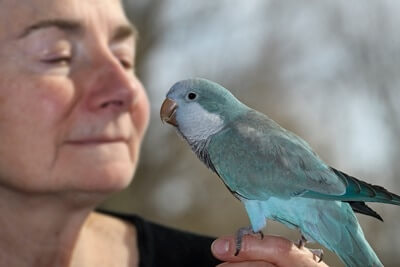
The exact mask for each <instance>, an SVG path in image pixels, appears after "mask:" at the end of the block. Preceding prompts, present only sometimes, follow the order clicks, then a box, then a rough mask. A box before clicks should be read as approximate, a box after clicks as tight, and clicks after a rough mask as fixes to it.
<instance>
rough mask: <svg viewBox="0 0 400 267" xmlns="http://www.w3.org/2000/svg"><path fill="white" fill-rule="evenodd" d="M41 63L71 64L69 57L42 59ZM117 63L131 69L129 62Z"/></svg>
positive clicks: (123, 60)
mask: <svg viewBox="0 0 400 267" xmlns="http://www.w3.org/2000/svg"><path fill="white" fill-rule="evenodd" d="M42 62H43V63H46V64H49V65H61V64H62V65H68V64H70V63H71V57H70V56H62V57H55V58H50V59H42ZM119 62H120V64H121V66H122V67H123V68H124V69H126V70H130V69H132V68H133V64H132V63H131V62H130V61H129V60H125V59H119Z"/></svg>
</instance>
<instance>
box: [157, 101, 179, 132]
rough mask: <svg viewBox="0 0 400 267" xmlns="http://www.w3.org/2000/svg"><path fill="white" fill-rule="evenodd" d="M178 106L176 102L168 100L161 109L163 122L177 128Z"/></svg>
mask: <svg viewBox="0 0 400 267" xmlns="http://www.w3.org/2000/svg"><path fill="white" fill-rule="evenodd" d="M177 107H178V105H177V104H176V102H175V101H173V100H171V99H169V98H166V99H165V100H164V102H163V103H162V105H161V109H160V117H161V120H162V122H166V123H169V124H171V125H173V126H175V127H177V126H178V122H177V121H176V117H175V113H176V108H177Z"/></svg>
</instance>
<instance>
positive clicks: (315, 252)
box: [296, 235, 324, 262]
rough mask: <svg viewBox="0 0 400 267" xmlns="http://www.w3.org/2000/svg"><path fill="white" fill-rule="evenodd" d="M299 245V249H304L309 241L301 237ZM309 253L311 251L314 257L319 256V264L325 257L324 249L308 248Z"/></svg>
mask: <svg viewBox="0 0 400 267" xmlns="http://www.w3.org/2000/svg"><path fill="white" fill-rule="evenodd" d="M297 242H298V243H297V244H296V245H297V247H298V248H300V249H301V248H303V247H304V246H305V245H306V244H307V239H306V238H305V237H304V236H303V235H301V237H300V239H299V241H297ZM307 249H308V250H309V251H311V253H312V254H313V255H314V256H317V257H318V258H319V261H318V262H321V261H322V259H323V257H324V251H323V250H322V249H313V248H307Z"/></svg>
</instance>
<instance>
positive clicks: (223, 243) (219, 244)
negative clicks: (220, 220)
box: [211, 239, 229, 255]
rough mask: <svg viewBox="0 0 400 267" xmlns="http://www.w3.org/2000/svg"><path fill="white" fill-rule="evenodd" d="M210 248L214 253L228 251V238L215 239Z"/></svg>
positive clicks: (221, 253)
mask: <svg viewBox="0 0 400 267" xmlns="http://www.w3.org/2000/svg"><path fill="white" fill-rule="evenodd" d="M211 248H212V250H213V251H214V253H215V254H220V255H223V254H226V253H227V252H228V251H229V240H226V239H217V240H215V241H214V242H213V243H212V245H211Z"/></svg>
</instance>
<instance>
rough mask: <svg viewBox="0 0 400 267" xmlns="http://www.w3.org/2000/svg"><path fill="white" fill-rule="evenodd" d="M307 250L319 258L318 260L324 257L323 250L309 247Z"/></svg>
mask: <svg viewBox="0 0 400 267" xmlns="http://www.w3.org/2000/svg"><path fill="white" fill-rule="evenodd" d="M309 250H310V251H311V253H312V254H314V256H316V257H318V258H319V260H318V262H321V261H322V260H323V258H324V251H323V250H322V249H320V248H309Z"/></svg>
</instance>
